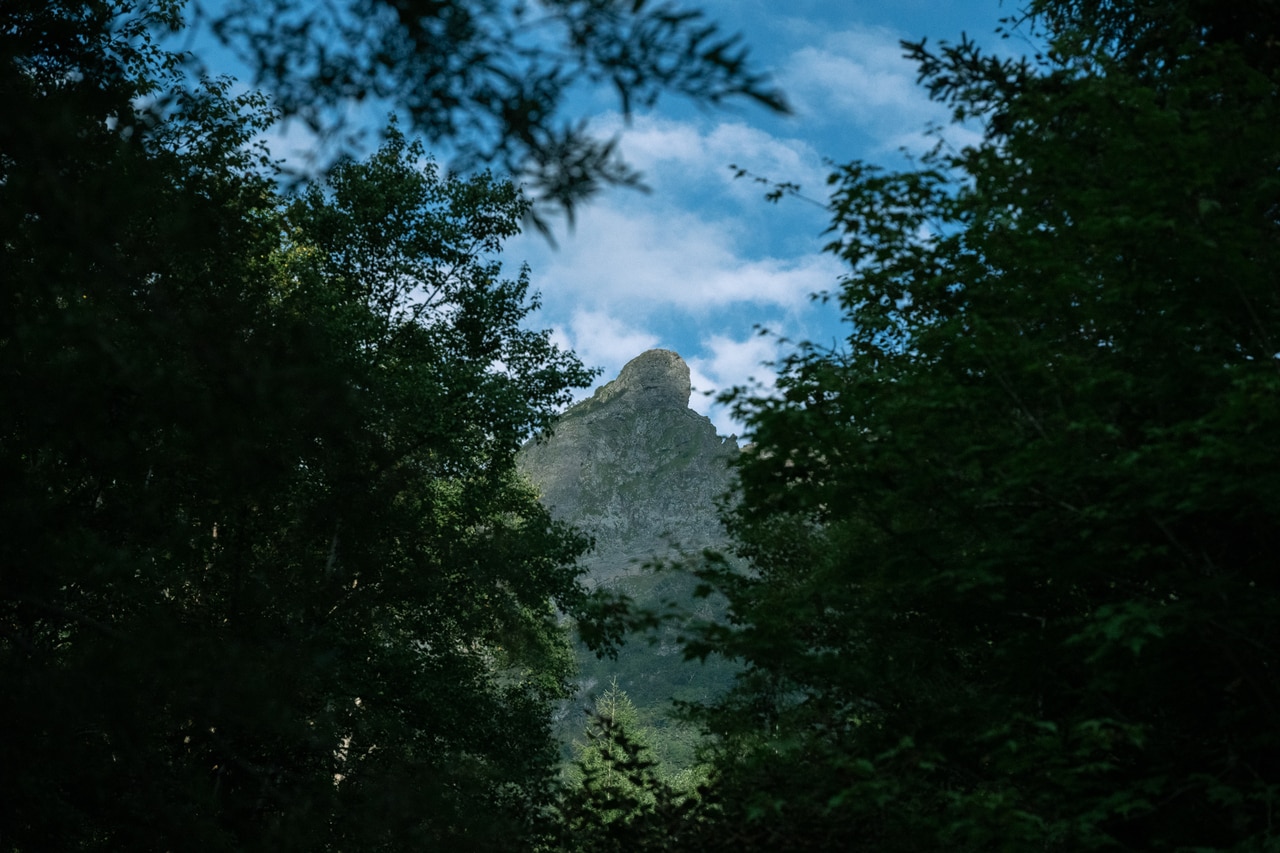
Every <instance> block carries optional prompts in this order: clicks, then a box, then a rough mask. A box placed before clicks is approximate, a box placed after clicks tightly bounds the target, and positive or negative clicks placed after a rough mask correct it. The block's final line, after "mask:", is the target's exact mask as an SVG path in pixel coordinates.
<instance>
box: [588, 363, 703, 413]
mask: <svg viewBox="0 0 1280 853" xmlns="http://www.w3.org/2000/svg"><path fill="white" fill-rule="evenodd" d="M691 393H692V386H691V385H690V382H689V365H687V364H685V363H684V359H682V358H681V357H680V356H679V355H677V354H676V353H674V352H672V351H671V350H668V349H651V350H649V351H648V352H644V353H641V354H640V355H638V356H636V357H635V358H633V359H631V361H629V362H627V364H626V366H625V367H623V368H622V372H621V373H619V374H618V378H617V379H615V380H613V381H612V382H610V383H608V384H607V385H604V386H602V387H601V388H599V389H597V390H596V393H595V396H594V397H593V398H592V399H594V400H596V401H597V402H601V403H604V402H608V401H610V400H619V401H624V400H625V401H626V402H628V403H631V404H632V405H635V406H636V407H637V408H641V407H643V408H652V407H659V406H662V407H674V408H677V409H685V408H688V406H689V397H690V395H691Z"/></svg>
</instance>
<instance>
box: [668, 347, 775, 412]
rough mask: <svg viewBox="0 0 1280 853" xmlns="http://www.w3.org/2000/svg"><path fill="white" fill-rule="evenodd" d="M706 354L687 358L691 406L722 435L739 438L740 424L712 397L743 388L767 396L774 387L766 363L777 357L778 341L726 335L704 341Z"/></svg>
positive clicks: (771, 370)
mask: <svg viewBox="0 0 1280 853" xmlns="http://www.w3.org/2000/svg"><path fill="white" fill-rule="evenodd" d="M703 344H704V348H705V349H706V350H707V351H708V354H707V355H703V356H696V357H693V358H690V359H688V362H689V372H690V374H691V375H692V381H693V389H694V394H693V398H692V399H691V400H690V406H691V407H692V408H693V409H694V410H696V411H698V412H699V413H701V414H704V415H707V416H708V417H709V418H711V421H712V423H714V424H715V425H716V430H717V431H718V432H719V433H720V434H721V435H739V436H740V435H742V431H743V427H742V424H740V423H738V422H737V421H735V420H734V419H733V417H732V414H731V413H730V411H729V410H728V408H726V407H725V406H722V405H719V404H716V403H715V402H714V398H715V396H716V394H718V393H720V392H721V391H727V390H729V389H730V388H734V387H738V386H742V387H746V388H749V389H751V390H752V393H760V394H768V393H771V392H772V390H773V387H774V375H773V369H772V368H771V367H769V366H767V362H771V361H773V360H775V359H776V358H777V357H778V355H779V345H778V342H777V339H775V338H773V337H771V336H767V335H752V336H751V337H749V338H746V339H742V340H736V339H733V338H730V337H728V336H725V335H712V336H711V337H710V338H709V339H707V340H706V341H704V342H703ZM708 391H709V392H711V393H710V394H707V393H699V392H708Z"/></svg>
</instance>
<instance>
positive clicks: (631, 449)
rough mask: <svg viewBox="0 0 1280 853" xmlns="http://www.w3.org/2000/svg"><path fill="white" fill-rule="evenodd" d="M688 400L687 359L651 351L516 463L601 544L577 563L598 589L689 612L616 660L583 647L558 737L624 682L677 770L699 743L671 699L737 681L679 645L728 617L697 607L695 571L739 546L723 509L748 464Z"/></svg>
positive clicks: (574, 731) (545, 499) (710, 692)
mask: <svg viewBox="0 0 1280 853" xmlns="http://www.w3.org/2000/svg"><path fill="white" fill-rule="evenodd" d="M690 395H691V389H690V382H689V367H688V365H687V364H685V362H684V360H683V359H681V358H680V356H679V355H677V354H676V353H674V352H671V351H669V350H661V349H655V350H649V351H648V352H645V353H643V354H641V355H639V356H637V357H636V358H634V359H632V360H631V361H630V362H628V363H627V365H626V366H625V367H624V368H623V369H622V371H621V373H620V374H619V375H618V377H617V378H616V379H614V380H613V381H612V382H609V383H607V384H604V385H602V386H600V387H599V388H597V389H596V392H595V394H593V395H592V396H591V397H590V398H588V399H586V400H583V401H582V402H580V403H578V404H577V405H575V406H572V407H570V408H569V409H568V410H567V411H566V412H565V413H564V414H563V415H562V416H561V417H560V418H559V419H558V420H557V421H556V424H555V426H554V429H553V431H552V432H551V433H550V434H549V435H545V436H543V437H541V438H539V439H536V440H534V441H531V442H529V443H528V444H526V445H525V446H524V448H522V449H521V451H520V454H519V456H518V459H517V464H518V466H519V468H520V470H521V472H523V473H524V474H525V475H526V476H527V477H529V479H530V480H531V481H532V482H533V484H534V486H535V487H536V489H537V490H538V494H539V499H540V500H541V501H542V503H543V504H544V505H545V506H546V507H547V508H548V509H550V511H551V513H552V515H553V516H554V517H555V518H556V519H558V520H560V521H564V522H567V523H570V524H572V525H574V526H576V527H578V528H579V529H580V530H581V531H582V532H583V533H585V534H587V535H588V536H590V537H592V539H593V541H594V547H593V548H592V549H591V550H590V551H589V552H587V553H586V554H585V555H583V557H582V558H580V560H579V563H580V564H581V565H582V566H583V567H584V568H585V569H586V573H585V575H584V581H585V582H586V583H587V584H588V585H590V586H594V587H604V588H607V589H608V590H610V591H613V592H617V593H621V594H625V595H627V596H629V597H630V598H631V599H632V600H633V602H634V603H635V605H636V606H637V607H639V608H649V609H654V610H660V611H664V612H670V611H671V610H672V609H673V608H674V611H675V612H676V613H677V614H679V615H676V616H674V617H673V618H671V619H670V620H669V621H668V622H667V623H666V624H664V625H663V626H662V628H661V629H659V630H658V631H656V632H655V633H653V634H652V635H650V636H638V637H635V638H632V639H631V641H630V642H628V643H627V645H625V646H623V647H622V649H620V650H619V653H618V656H617V657H616V658H611V657H605V658H603V659H602V658H598V657H597V656H596V655H595V654H594V653H592V652H590V651H589V650H587V649H586V648H585V647H582V646H579V652H578V663H579V678H578V684H579V685H580V691H581V692H580V693H579V696H578V697H577V700H576V701H575V702H573V703H571V705H570V707H569V709H568V710H567V711H566V712H565V713H566V715H567V719H564V720H563V722H562V723H561V725H560V726H559V727H558V728H559V730H560V731H561V732H562V734H563V735H564V736H566V737H570V738H572V737H576V736H578V735H580V732H581V728H582V723H583V720H582V714H581V707H582V706H583V705H590V704H592V702H593V701H594V698H595V697H597V696H599V695H602V694H604V693H606V692H607V691H608V690H609V689H610V688H611V686H613V685H615V684H616V686H617V687H618V688H620V689H622V690H623V691H625V693H626V694H627V696H628V697H629V698H630V700H631V701H633V702H634V703H635V705H636V707H637V710H638V712H639V721H640V723H641V725H643V726H646V727H648V728H649V729H650V730H651V731H650V733H649V736H650V740H651V742H652V745H653V747H654V749H655V753H656V755H657V756H658V757H659V758H660V759H662V760H664V761H666V762H667V763H668V764H670V765H671V767H670V769H672V770H676V769H680V768H684V767H687V766H688V764H689V762H690V761H691V759H692V740H693V738H692V733H691V731H690V730H688V729H687V728H686V727H682V726H677V725H676V724H675V720H674V719H673V717H672V714H671V710H672V709H671V702H672V700H673V699H674V700H681V701H690V702H694V701H697V702H701V701H706V700H709V699H711V698H712V697H714V696H717V695H719V694H720V693H722V692H723V691H724V689H725V688H726V687H727V686H728V683H729V681H730V680H731V677H732V673H733V671H734V669H733V668H732V667H730V666H729V665H727V664H725V663H724V662H723V661H713V662H709V663H705V664H704V663H700V662H697V661H692V662H690V661H685V660H684V657H683V655H682V653H681V648H680V644H679V641H678V638H679V636H680V634H681V632H682V630H683V629H684V628H685V627H686V626H688V625H689V623H690V622H692V621H696V620H705V619H709V618H714V617H716V616H718V615H719V613H720V611H721V609H722V607H717V604H716V602H714V601H709V600H706V599H699V598H695V597H694V595H693V592H694V589H695V586H696V584H697V579H696V578H695V577H694V576H693V575H692V574H691V573H690V571H689V568H690V567H691V566H692V565H697V564H699V563H700V562H701V560H702V559H703V552H704V550H706V549H713V550H715V551H718V552H723V551H726V550H728V548H729V545H730V543H729V540H728V537H727V535H726V533H725V530H724V526H723V525H722V524H721V522H720V515H719V508H720V506H721V505H722V504H723V503H724V502H725V501H726V499H728V497H729V495H730V494H731V488H732V483H733V474H732V469H731V465H732V463H733V461H734V460H735V459H736V458H737V455H738V444H737V440H736V439H735V438H734V437H723V436H720V435H717V434H716V430H715V427H714V426H713V425H712V423H711V421H710V420H709V419H707V418H706V417H705V416H703V415H699V414H698V413H696V412H694V411H693V410H692V409H690V408H689V400H690ZM615 679H616V682H615Z"/></svg>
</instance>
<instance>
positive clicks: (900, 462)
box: [691, 0, 1280, 851]
mask: <svg viewBox="0 0 1280 853" xmlns="http://www.w3.org/2000/svg"><path fill="white" fill-rule="evenodd" d="M1031 9H1032V12H1033V16H1032V17H1031V18H1030V19H1029V20H1028V21H1026V22H1024V25H1026V26H1028V27H1038V29H1037V30H1035V40H1037V41H1040V42H1042V43H1044V44H1045V45H1046V46H1047V50H1046V52H1045V54H1044V55H1043V56H1038V57H1035V58H1034V59H1031V58H1029V59H1027V60H1011V59H1004V58H1001V57H1000V56H998V55H996V56H993V55H989V54H984V53H982V52H981V51H979V50H978V49H977V48H976V47H975V46H974V45H972V44H970V43H961V44H959V45H953V46H947V45H944V46H943V47H942V48H941V49H940V50H936V51H935V50H931V49H929V48H928V47H927V46H926V45H924V44H923V43H922V44H918V45H910V46H908V47H909V50H910V52H911V53H912V55H913V56H914V57H915V59H916V60H917V61H918V62H919V63H920V68H921V77H922V81H923V83H924V84H925V85H926V86H927V87H928V88H929V89H930V91H931V92H932V93H933V94H934V96H935V97H937V98H940V99H943V100H945V101H946V102H947V103H949V104H950V105H951V106H952V107H954V109H955V112H956V115H957V117H959V118H964V119H968V120H969V121H970V122H973V123H977V124H978V125H979V126H980V127H981V129H982V130H983V131H984V136H983V140H982V142H981V144H978V145H975V146H973V147H970V148H966V149H964V150H963V151H959V152H955V151H953V150H950V149H947V148H945V147H940V148H939V149H938V150H937V151H935V153H934V155H933V156H932V157H931V158H929V159H928V160H927V162H925V163H923V164H922V168H920V169H919V170H917V171H910V172H905V173H885V172H882V171H878V170H876V169H875V168H873V167H869V166H866V165H863V164H860V163H853V164H850V165H848V166H846V167H844V168H842V169H840V170H839V171H838V172H837V173H836V174H835V175H834V176H833V179H832V181H833V185H834V194H833V197H832V211H833V215H834V219H833V233H834V235H835V239H834V241H833V243H832V245H831V250H832V251H833V252H835V253H837V254H838V255H839V256H840V257H842V258H844V259H845V260H846V261H847V262H848V264H849V272H848V274H847V276H846V278H845V280H844V281H843V282H842V283H841V286H840V288H839V290H838V291H836V292H835V293H833V294H832V296H831V298H832V299H833V301H836V302H838V304H839V306H840V307H841V309H842V310H843V312H844V313H845V316H846V317H847V318H848V320H849V323H850V329H851V331H850V334H849V337H848V340H847V345H846V346H845V347H843V348H841V349H839V350H836V351H828V350H821V349H818V348H813V347H811V348H808V349H805V350H803V351H801V352H800V353H799V354H798V355H796V356H795V357H794V358H792V359H791V360H789V361H788V362H787V363H786V364H785V365H784V369H783V372H782V377H781V379H782V381H781V384H780V394H779V396H778V397H777V398H775V399H741V398H740V400H739V404H740V406H741V410H742V411H743V413H744V414H745V415H746V416H747V417H748V418H749V420H750V425H751V432H752V438H753V440H754V446H753V452H752V453H751V454H749V455H748V458H747V459H746V460H745V461H744V463H743V464H742V466H741V469H740V473H741V478H742V484H743V489H744V499H743V501H742V503H741V504H740V505H739V506H738V508H737V509H736V510H735V511H734V512H733V513H732V514H731V515H730V519H729V520H730V523H731V525H732V528H733V532H734V533H735V535H736V537H737V539H738V541H739V543H740V546H741V548H742V550H743V552H744V553H745V554H746V556H748V557H750V558H751V560H752V561H753V564H754V567H755V571H754V572H753V573H751V574H749V575H747V576H740V575H736V574H734V573H732V572H727V571H715V570H714V568H712V569H710V570H708V571H707V572H706V573H705V575H706V577H707V578H708V579H709V580H712V581H713V582H714V584H715V585H716V586H717V587H719V588H720V589H721V590H723V591H724V592H725V593H726V594H727V595H728V596H729V598H730V600H731V602H732V618H733V620H734V621H735V622H736V623H737V624H735V625H732V626H730V627H725V628H722V629H719V630H717V631H714V632H712V633H710V634H708V635H706V636H704V637H703V638H702V640H701V641H699V642H698V643H695V644H694V645H693V646H692V647H691V651H692V652H694V653H698V654H705V653H708V652H711V651H715V652H719V653H721V654H727V655H728V656H730V657H732V658H736V659H738V660H741V661H742V662H744V663H745V664H746V665H747V666H748V671H747V673H746V674H745V675H744V676H743V677H742V678H741V679H740V681H739V685H738V687H737V689H736V691H735V692H734V694H733V695H732V696H731V698H730V699H729V700H727V701H725V702H723V703H721V704H720V705H718V706H717V707H715V708H713V709H711V710H710V712H709V713H708V715H707V721H708V724H709V725H710V726H711V727H712V729H713V730H714V731H716V732H719V733H721V734H722V735H723V738H724V740H723V744H724V746H723V749H722V750H721V752H720V754H719V765H720V772H721V773H722V775H723V783H722V787H721V791H720V797H721V802H722V803H724V804H726V807H728V808H730V811H731V817H730V818H729V821H730V823H738V824H740V825H743V826H746V827H749V829H747V830H746V831H745V833H744V840H743V843H745V844H748V845H749V846H750V845H752V844H753V845H754V846H755V847H756V848H758V849H770V850H776V849H788V848H805V849H808V848H815V849H818V848H830V849H834V848H836V847H839V848H840V849H867V850H877V851H887V850H903V851H917V850H932V849H948V850H996V849H999V850H1031V849H1035V850H1063V851H1067V850H1071V851H1076V850H1090V849H1103V848H1108V849H1125V850H1179V849H1196V850H1240V851H1244V850H1263V849H1272V848H1273V847H1274V845H1275V844H1276V843H1277V841H1278V839H1280V836H1278V835H1277V831H1276V829H1275V827H1274V822H1273V814H1274V811H1275V809H1276V807H1277V805H1278V804H1280V799H1278V798H1280V740H1278V738H1277V729H1276V725H1275V721H1276V711H1277V707H1280V654H1278V652H1280V633H1277V631H1278V628H1277V626H1280V596H1278V593H1280V588H1278V586H1277V584H1278V583H1280V577H1278V576H1277V575H1276V573H1275V567H1276V564H1277V559H1278V558H1280V540H1278V537H1280V468H1278V467H1277V465H1278V464H1280V454H1278V453H1277V449H1276V443H1275V442H1276V439H1275V436H1276V435H1277V433H1278V431H1280V405H1278V403H1277V401H1280V360H1278V359H1280V297H1278V296H1277V291H1276V287H1275V270H1276V269H1277V265H1278V263H1280V172H1278V171H1277V170H1278V169H1280V145H1277V141H1276V135H1275V132H1274V131H1275V128H1276V127H1280V101H1278V99H1280V64H1278V63H1277V56H1278V55H1280V54H1277V53H1276V49H1275V44H1276V39H1277V37H1278V36H1280V16H1278V15H1277V12H1276V9H1275V6H1274V4H1232V5H1230V6H1223V5H1221V4H1213V3H1203V2H1192V1H1191V0H1165V2H1159V3H1143V4H1136V3H1129V2H1118V1H1117V2H1083V3H1064V2H1047V0H1046V1H1045V2H1033V3H1032V4H1031Z"/></svg>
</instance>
